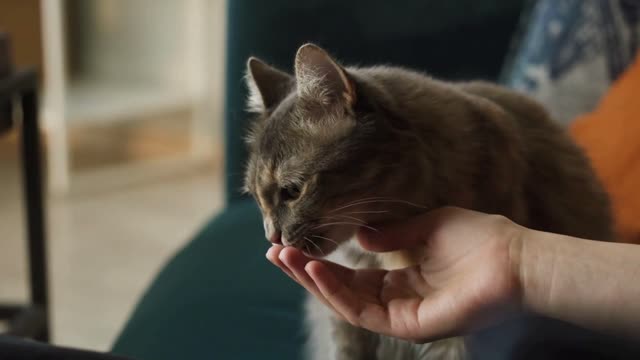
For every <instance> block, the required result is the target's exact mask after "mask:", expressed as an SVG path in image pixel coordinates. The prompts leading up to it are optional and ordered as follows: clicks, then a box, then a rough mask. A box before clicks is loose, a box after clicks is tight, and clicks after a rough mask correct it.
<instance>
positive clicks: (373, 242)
mask: <svg viewBox="0 0 640 360" xmlns="http://www.w3.org/2000/svg"><path fill="white" fill-rule="evenodd" d="M358 241H359V242H360V244H361V246H363V247H364V248H365V249H367V250H370V251H374V252H386V251H393V250H398V249H406V248H416V247H418V246H422V247H425V253H426V254H428V255H427V256H426V257H425V259H424V260H423V261H422V262H421V263H420V264H419V265H416V266H413V267H408V268H405V269H400V270H393V271H385V270H373V269H370V270H352V269H349V268H345V267H343V266H340V265H337V264H334V263H331V262H329V261H325V260H315V259H310V258H308V257H306V256H305V255H304V254H303V253H302V252H300V251H299V250H297V249H294V248H291V247H286V248H285V247H282V246H279V245H274V246H272V247H271V248H270V249H269V251H268V252H267V258H268V259H269V260H270V261H271V262H272V263H274V264H275V265H277V266H278V267H280V268H281V269H282V270H283V271H284V272H286V273H287V274H288V275H289V276H290V277H291V278H292V279H294V280H295V281H297V282H298V283H300V284H301V285H302V286H304V287H305V288H306V289H307V290H308V291H309V292H311V293H312V294H313V295H314V296H316V297H317V298H318V299H319V300H320V301H322V302H323V303H324V304H325V305H327V306H328V307H330V308H331V309H333V311H334V312H335V314H336V316H338V317H339V318H342V319H344V320H346V321H348V322H350V323H351V324H353V325H355V326H360V327H363V328H366V329H368V330H371V331H374V332H377V333H381V334H385V335H390V336H394V337H399V338H404V339H407V340H412V341H415V342H428V341H433V340H436V339H440V338H444V337H450V336H457V335H463V334H466V333H468V332H470V331H473V330H477V329H481V328H483V327H486V326H489V325H492V324H496V323H498V322H499V321H500V320H502V319H504V318H505V317H509V316H512V315H514V314H518V313H519V312H530V313H535V314H539V315H542V316H547V317H551V318H556V319H559V320H563V321H566V322H569V323H573V324H575V325H578V326H582V327H585V328H589V329H592V330H596V331H602V332H607V333H612V334H616V335H621V336H626V337H631V338H636V339H637V338H640V246H639V245H632V244H621V243H604V242H598V241H591V240H584V239H577V238H573V237H569V236H563V235H557V234H551V233H545V232H540V231H535V230H531V229H527V228H524V227H521V226H518V225H516V224H514V223H513V222H511V221H509V220H508V219H506V218H504V217H501V216H495V215H487V214H482V213H478V212H474V211H470V210H463V209H459V208H444V209H440V210H436V211H432V212H430V213H427V214H423V215H420V216H417V217H415V218H412V219H409V220H408V221H405V222H402V223H398V224H391V225H388V226H383V227H380V232H374V231H361V232H360V233H359V234H358Z"/></svg>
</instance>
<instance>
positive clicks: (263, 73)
mask: <svg viewBox="0 0 640 360" xmlns="http://www.w3.org/2000/svg"><path fill="white" fill-rule="evenodd" d="M245 79H246V82H247V87H248V89H249V98H248V99H247V110H248V111H249V112H254V113H261V112H265V111H268V110H271V109H273V107H275V106H276V105H278V104H279V103H280V102H281V101H282V100H283V99H284V98H285V97H286V96H287V94H288V93H289V92H290V91H291V89H292V88H293V84H294V78H293V76H291V75H289V74H287V73H285V72H284V71H280V70H278V69H276V68H274V67H272V66H269V65H267V64H266V63H264V62H263V61H261V60H259V59H257V58H255V57H250V58H249V60H247V75H246V77H245Z"/></svg>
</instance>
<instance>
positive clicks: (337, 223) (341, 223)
mask: <svg viewBox="0 0 640 360" xmlns="http://www.w3.org/2000/svg"><path fill="white" fill-rule="evenodd" d="M331 225H353V226H359V227H364V228H367V229H370V230H373V231H376V232H380V230H378V229H376V228H374V227H373V226H369V225H366V224H358V223H352V222H348V221H336V222H330V223H324V224H320V225H318V226H316V227H314V228H312V229H311V230H317V229H320V228H323V227H327V226H331Z"/></svg>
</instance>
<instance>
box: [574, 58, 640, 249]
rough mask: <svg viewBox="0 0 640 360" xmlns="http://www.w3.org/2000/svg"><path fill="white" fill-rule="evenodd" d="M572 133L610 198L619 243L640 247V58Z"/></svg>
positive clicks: (581, 119)
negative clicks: (634, 243) (629, 243)
mask: <svg viewBox="0 0 640 360" xmlns="http://www.w3.org/2000/svg"><path fill="white" fill-rule="evenodd" d="M570 131H571V134H572V135H573V137H574V139H575V140H576V142H577V143H578V144H579V145H580V146H582V147H583V149H584V150H585V151H586V152H587V155H588V156H589V158H590V159H591V161H592V164H593V166H594V168H595V169H596V172H597V173H598V175H599V176H600V179H601V180H602V182H603V183H604V186H605V188H606V189H607V191H608V192H609V195H610V196H611V201H612V205H613V210H614V214H615V218H616V227H617V230H618V236H619V237H620V240H621V241H625V242H636V243H640V57H638V58H636V60H635V62H634V63H633V65H632V66H631V67H629V69H627V71H626V72H625V73H624V74H623V75H622V76H621V77H620V78H619V79H618V80H617V81H616V82H615V84H614V85H613V86H612V87H611V89H609V91H608V92H607V94H606V95H605V96H604V98H603V100H602V101H601V103H600V104H599V105H598V108H597V109H596V110H595V111H593V112H592V113H590V114H587V115H583V116H581V117H579V118H578V119H577V120H576V121H575V122H574V123H573V124H572V126H571V128H570Z"/></svg>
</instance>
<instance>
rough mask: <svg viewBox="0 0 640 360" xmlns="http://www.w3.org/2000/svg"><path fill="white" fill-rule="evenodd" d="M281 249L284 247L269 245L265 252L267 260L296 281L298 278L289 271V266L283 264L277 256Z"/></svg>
mask: <svg viewBox="0 0 640 360" xmlns="http://www.w3.org/2000/svg"><path fill="white" fill-rule="evenodd" d="M282 249H284V246H280V245H273V246H271V247H270V248H269V250H267V254H266V256H267V260H269V261H270V262H271V263H272V264H274V265H275V266H277V267H279V268H280V270H282V271H283V272H284V273H285V274H287V275H289V277H290V278H292V279H293V280H295V281H296V282H297V281H298V279H296V277H295V276H294V275H293V273H291V270H289V268H288V267H287V266H286V265H285V264H283V263H282V261H280V258H279V256H280V252H281V251H282Z"/></svg>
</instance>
